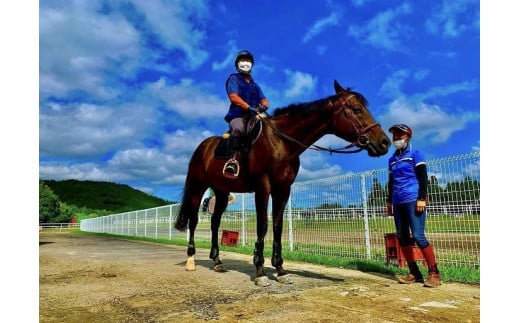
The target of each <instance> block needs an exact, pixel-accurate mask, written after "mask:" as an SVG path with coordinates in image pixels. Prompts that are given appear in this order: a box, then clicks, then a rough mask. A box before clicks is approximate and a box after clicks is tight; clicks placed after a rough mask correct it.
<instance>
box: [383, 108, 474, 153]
mask: <svg viewBox="0 0 520 323" xmlns="http://www.w3.org/2000/svg"><path fill="white" fill-rule="evenodd" d="M381 120H384V123H385V124H387V125H388V126H387V127H385V128H386V129H387V128H388V127H389V125H391V124H395V123H406V124H407V125H409V126H410V127H412V129H413V131H414V134H413V138H414V140H427V141H429V142H432V143H436V144H439V143H444V142H446V141H448V140H449V139H450V137H451V136H452V135H453V134H454V133H455V132H457V131H459V130H462V129H464V126H465V123H466V122H468V121H474V119H473V118H472V117H469V116H468V118H461V116H460V114H450V113H448V112H446V111H444V110H443V109H442V108H441V107H439V106H437V105H428V104H425V103H423V102H417V101H409V100H407V99H405V98H399V99H396V100H394V101H393V102H392V103H390V105H389V108H388V113H387V114H386V115H384V116H383V117H382V118H381Z"/></svg>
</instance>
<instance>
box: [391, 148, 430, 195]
mask: <svg viewBox="0 0 520 323" xmlns="http://www.w3.org/2000/svg"><path fill="white" fill-rule="evenodd" d="M420 165H425V166H426V161H425V159H424V156H423V154H422V153H421V152H420V151H418V150H417V149H412V144H411V143H408V145H407V147H406V148H405V149H404V150H396V151H395V152H394V154H393V155H392V157H390V159H389V160H388V171H389V172H390V176H392V177H393V185H392V190H391V191H392V196H391V199H392V203H393V204H401V203H408V202H412V201H415V200H417V198H418V197H419V179H418V178H417V175H416V167H417V166H420ZM426 178H427V177H426Z"/></svg>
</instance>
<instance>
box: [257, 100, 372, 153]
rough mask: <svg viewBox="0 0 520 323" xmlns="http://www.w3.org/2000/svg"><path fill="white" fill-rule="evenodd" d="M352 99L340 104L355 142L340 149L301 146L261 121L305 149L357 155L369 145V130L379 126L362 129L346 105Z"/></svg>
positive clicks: (272, 127) (280, 133) (292, 139)
mask: <svg viewBox="0 0 520 323" xmlns="http://www.w3.org/2000/svg"><path fill="white" fill-rule="evenodd" d="M353 97H354V94H351V95H350V96H349V97H348V98H347V99H345V102H343V103H342V107H341V112H343V113H344V114H345V116H346V117H347V119H348V120H350V123H351V124H352V127H353V128H354V131H355V133H356V137H357V138H356V140H355V141H354V142H352V143H350V144H348V145H346V146H345V147H342V148H336V149H335V148H330V147H328V148H326V147H321V146H318V145H314V144H313V145H312V146H307V145H304V144H302V143H301V142H300V141H298V140H297V139H295V138H293V137H290V136H288V135H286V134H284V133H282V132H280V130H278V129H277V128H276V127H275V126H274V125H273V124H272V123H271V122H269V121H268V120H267V119H266V118H263V117H261V119H262V120H263V121H264V122H265V123H266V124H267V125H268V126H269V127H271V129H273V130H274V132H275V133H276V134H277V135H278V136H280V137H282V138H284V139H287V140H289V141H291V142H294V143H296V144H298V145H300V146H302V147H304V148H305V149H313V150H317V151H328V152H329V153H330V154H332V153H338V154H353V153H358V152H360V151H362V150H363V149H364V148H365V147H366V146H368V145H369V144H370V140H369V139H368V137H367V135H366V134H367V133H368V132H369V131H370V129H372V128H374V127H376V126H380V124H379V123H372V124H370V125H368V126H365V127H363V125H362V124H361V123H360V122H359V121H358V120H357V119H356V118H354V115H353V113H352V108H351V107H349V106H348V105H347V103H348V101H350V99H352V98H353ZM329 104H331V105H332V102H329ZM335 124H336V118H334V120H333V125H332V128H333V129H334V128H335ZM352 147H358V149H355V150H349V149H350V148H352Z"/></svg>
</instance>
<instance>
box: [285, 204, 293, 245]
mask: <svg viewBox="0 0 520 323" xmlns="http://www.w3.org/2000/svg"><path fill="white" fill-rule="evenodd" d="M287 205H288V206H289V208H288V210H287V220H288V221H289V250H290V251H294V240H293V217H292V205H291V195H289V201H288V204H287Z"/></svg>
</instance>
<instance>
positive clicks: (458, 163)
mask: <svg viewBox="0 0 520 323" xmlns="http://www.w3.org/2000/svg"><path fill="white" fill-rule="evenodd" d="M427 164H428V175H429V199H430V201H429V203H428V208H427V210H428V211H427V212H428V217H427V223H426V236H427V237H428V239H429V240H430V242H431V244H432V245H433V247H434V248H435V251H436V257H437V260H438V262H439V263H440V264H443V265H450V266H457V267H472V268H479V267H480V152H474V153H470V154H464V155H458V156H453V157H448V158H442V159H435V160H429V161H428V162H427ZM387 176H388V174H387V170H386V169H384V168H383V169H376V170H371V171H367V172H362V173H356V174H348V175H342V176H336V177H331V178H324V179H319V180H313V181H305V182H297V183H294V184H293V186H292V190H291V196H290V200H289V202H288V204H287V208H286V211H285V214H284V217H285V222H284V234H283V237H282V242H283V245H284V250H287V251H289V250H290V251H296V252H300V253H309V254H313V255H321V256H329V257H343V258H351V259H371V260H376V261H386V248H385V238H384V235H385V233H393V232H394V231H395V229H394V224H393V218H392V217H387V216H386V214H385V210H386V209H385V199H386V185H387V181H388V180H387ZM179 207H180V204H173V205H168V206H163V207H158V208H152V209H146V210H138V211H132V212H125V213H120V214H113V215H108V216H103V217H98V218H92V219H87V220H82V221H81V226H80V227H81V230H83V231H91V232H103V233H111V234H117V235H127V236H141V237H148V238H152V239H170V240H171V239H176V238H180V239H186V238H187V234H186V233H181V232H178V231H176V230H175V228H174V226H173V224H174V222H175V218H176V215H177V212H178V210H179ZM270 209H271V208H270V207H269V210H270ZM255 214H256V213H255V207H254V194H253V193H247V194H237V196H236V201H235V203H233V204H231V205H229V206H228V209H227V210H226V212H225V213H224V215H223V219H222V224H221V230H230V231H236V232H238V233H239V244H241V245H251V246H252V245H254V242H255V240H256V217H255ZM210 218H211V215H210V214H209V213H208V212H207V211H202V210H201V212H199V225H198V227H197V232H196V234H195V239H196V240H195V242H197V241H202V240H206V241H209V240H210V236H211V231H210V221H211V220H210ZM269 219H270V217H269ZM271 243H272V228H271V226H270V227H269V231H268V234H267V236H266V246H270V245H271Z"/></svg>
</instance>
